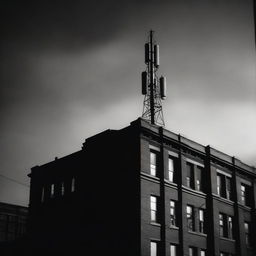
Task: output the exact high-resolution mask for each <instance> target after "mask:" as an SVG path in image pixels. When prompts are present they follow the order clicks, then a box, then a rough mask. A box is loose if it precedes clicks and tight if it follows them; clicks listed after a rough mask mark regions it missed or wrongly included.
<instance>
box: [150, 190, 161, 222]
mask: <svg viewBox="0 0 256 256" xmlns="http://www.w3.org/2000/svg"><path fill="white" fill-rule="evenodd" d="M154 199H155V201H154ZM153 216H154V217H153ZM150 222H152V223H159V197H158V196H155V195H150Z"/></svg>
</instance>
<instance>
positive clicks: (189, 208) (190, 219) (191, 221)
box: [187, 205, 195, 231]
mask: <svg viewBox="0 0 256 256" xmlns="http://www.w3.org/2000/svg"><path fill="white" fill-rule="evenodd" d="M187 225H188V231H194V230H195V225H194V208H193V206H189V205H187Z"/></svg>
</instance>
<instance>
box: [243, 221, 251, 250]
mask: <svg viewBox="0 0 256 256" xmlns="http://www.w3.org/2000/svg"><path fill="white" fill-rule="evenodd" d="M244 231H245V243H246V245H247V246H250V245H251V233H250V223H249V222H245V223H244Z"/></svg>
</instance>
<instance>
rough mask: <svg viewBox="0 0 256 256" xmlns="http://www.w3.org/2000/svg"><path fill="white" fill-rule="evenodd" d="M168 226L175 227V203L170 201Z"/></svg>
mask: <svg viewBox="0 0 256 256" xmlns="http://www.w3.org/2000/svg"><path fill="white" fill-rule="evenodd" d="M170 222H171V223H170V225H171V226H176V225H177V223H176V202H175V201H173V200H171V201H170Z"/></svg>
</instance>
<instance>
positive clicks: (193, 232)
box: [188, 231, 207, 237]
mask: <svg viewBox="0 0 256 256" xmlns="http://www.w3.org/2000/svg"><path fill="white" fill-rule="evenodd" d="M188 233H190V234H193V235H198V236H203V237H207V234H204V233H200V232H196V231H188Z"/></svg>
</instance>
